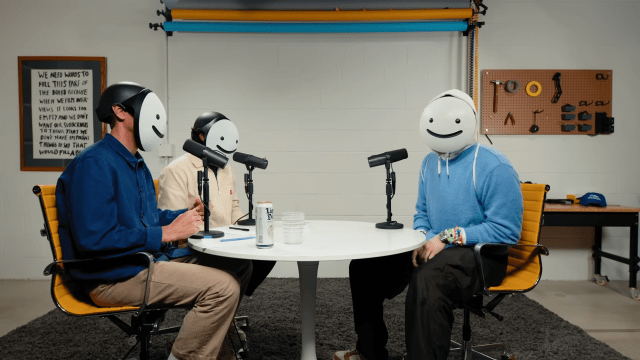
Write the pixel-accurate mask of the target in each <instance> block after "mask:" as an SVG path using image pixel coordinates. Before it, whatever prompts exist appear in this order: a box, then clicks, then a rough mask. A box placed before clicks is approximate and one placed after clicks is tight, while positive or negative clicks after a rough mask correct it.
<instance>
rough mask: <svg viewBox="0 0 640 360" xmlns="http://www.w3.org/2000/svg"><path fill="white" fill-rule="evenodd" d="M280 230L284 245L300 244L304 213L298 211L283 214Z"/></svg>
mask: <svg viewBox="0 0 640 360" xmlns="http://www.w3.org/2000/svg"><path fill="white" fill-rule="evenodd" d="M282 230H283V233H284V243H285V244H301V243H302V240H303V236H302V235H303V231H304V213H303V212H300V211H287V212H283V213H282Z"/></svg>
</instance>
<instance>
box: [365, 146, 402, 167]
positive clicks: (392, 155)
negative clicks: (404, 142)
mask: <svg viewBox="0 0 640 360" xmlns="http://www.w3.org/2000/svg"><path fill="white" fill-rule="evenodd" d="M408 157H409V154H408V153H407V149H398V150H392V151H387V152H383V153H382V154H377V155H371V156H369V158H368V160H369V167H376V166H380V165H384V164H385V163H386V162H387V161H389V162H392V163H394V162H396V161H400V160H404V159H406V158H408Z"/></svg>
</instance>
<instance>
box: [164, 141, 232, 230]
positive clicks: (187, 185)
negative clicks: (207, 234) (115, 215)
mask: <svg viewBox="0 0 640 360" xmlns="http://www.w3.org/2000/svg"><path fill="white" fill-rule="evenodd" d="M202 169H203V166H202V160H201V159H199V158H197V157H195V156H193V155H191V154H184V155H182V156H180V157H179V158H177V159H175V160H173V161H172V162H171V163H170V164H169V165H167V167H165V168H164V169H162V172H161V173H160V178H159V179H158V189H159V190H158V207H159V208H160V209H162V210H164V209H169V210H179V209H184V208H190V207H192V206H193V204H194V203H195V201H196V198H197V197H198V170H200V171H202ZM202 198H203V199H204V197H202ZM209 208H210V209H211V216H210V217H209V228H210V229H213V228H216V227H220V226H227V225H231V224H233V223H235V222H236V221H237V220H238V219H239V218H240V217H242V215H244V213H243V212H242V209H240V201H239V200H238V197H237V196H236V177H235V175H234V173H233V170H232V169H231V166H227V167H225V168H224V169H218V176H217V179H216V176H215V175H214V174H213V170H211V169H209ZM200 228H201V229H204V223H203V224H202V226H201V227H200Z"/></svg>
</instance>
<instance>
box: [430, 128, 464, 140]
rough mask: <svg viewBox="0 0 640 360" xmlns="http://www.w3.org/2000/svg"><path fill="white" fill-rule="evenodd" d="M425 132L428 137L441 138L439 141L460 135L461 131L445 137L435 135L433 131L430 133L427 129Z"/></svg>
mask: <svg viewBox="0 0 640 360" xmlns="http://www.w3.org/2000/svg"><path fill="white" fill-rule="evenodd" d="M427 132H428V133H429V135H431V136H435V137H437V138H441V139H448V138H452V137H454V136H458V135H460V134H462V130H458V131H456V132H454V133H451V134H447V135H440V134H436V133H434V132H433V131H431V130H429V129H427Z"/></svg>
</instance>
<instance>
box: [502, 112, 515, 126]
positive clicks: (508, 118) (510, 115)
mask: <svg viewBox="0 0 640 360" xmlns="http://www.w3.org/2000/svg"><path fill="white" fill-rule="evenodd" d="M509 120H511V125H515V124H516V119H514V118H513V114H511V113H509V115H507V118H506V119H504V124H505V125H507V123H508V122H509Z"/></svg>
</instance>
